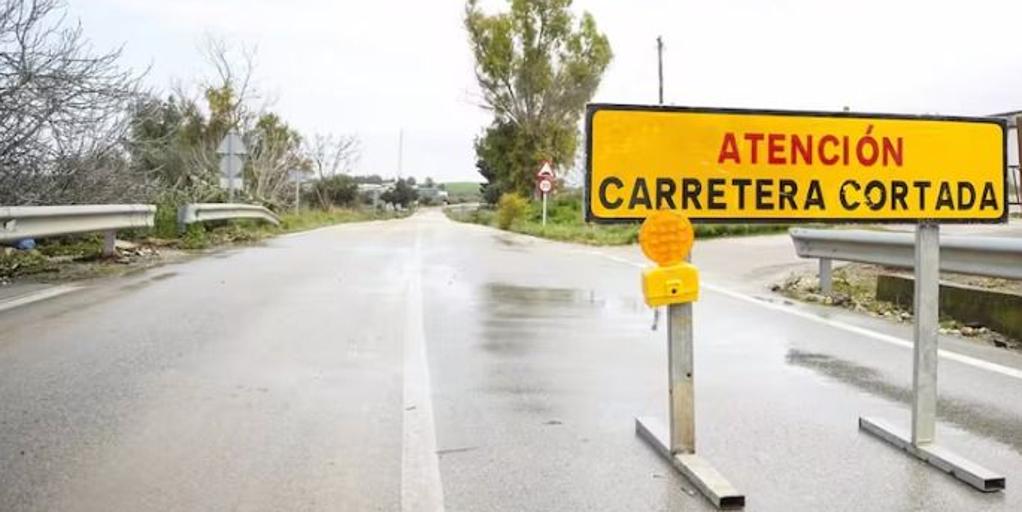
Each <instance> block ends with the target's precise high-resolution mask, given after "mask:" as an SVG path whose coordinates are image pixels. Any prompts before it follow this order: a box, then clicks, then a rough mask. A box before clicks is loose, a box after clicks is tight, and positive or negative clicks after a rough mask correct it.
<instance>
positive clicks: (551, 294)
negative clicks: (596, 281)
mask: <svg viewBox="0 0 1022 512" xmlns="http://www.w3.org/2000/svg"><path fill="white" fill-rule="evenodd" d="M476 297H477V299H478V302H476V304H475V311H476V312H477V313H478V316H479V323H478V325H479V326H480V327H481V332H480V334H479V336H478V337H477V338H476V340H477V341H476V343H477V344H476V347H477V348H478V349H479V350H480V351H482V352H484V353H485V354H486V356H487V357H486V361H487V362H488V363H489V365H490V366H489V368H488V369H487V370H486V376H487V385H486V391H487V392H489V393H492V394H494V395H499V396H503V397H507V398H508V400H509V401H510V402H509V405H510V406H511V407H512V408H513V409H514V410H516V411H518V412H523V413H527V414H530V415H535V416H543V417H550V416H552V415H554V413H555V412H557V411H555V410H554V408H553V407H552V404H551V398H552V397H553V396H556V395H557V393H558V391H557V389H558V384H557V383H558V382H559V379H560V377H561V376H560V375H559V373H558V372H559V371H560V370H561V369H563V368H564V367H565V366H567V367H571V365H572V364H573V363H572V362H571V360H570V358H569V359H565V357H564V351H565V350H568V348H566V347H567V346H570V345H571V343H573V342H576V341H577V340H578V339H580V338H579V337H580V336H581V337H582V338H581V339H585V340H588V341H589V342H592V343H594V344H598V343H600V342H603V343H606V342H607V338H613V339H614V341H615V342H616V341H619V340H620V341H621V342H622V343H624V342H627V341H628V338H627V337H621V336H618V334H616V333H619V332H620V331H618V330H614V329H618V328H626V329H627V328H634V332H636V333H639V334H640V335H641V334H643V333H645V332H648V330H649V327H648V324H647V322H648V321H647V320H646V318H645V313H643V314H639V312H640V311H644V310H645V305H644V304H641V303H639V302H638V300H635V301H632V300H631V299H630V298H621V297H616V296H607V295H603V294H601V293H598V292H596V291H591V290H578V289H570V288H543V287H526V286H514V285H507V284H499V283H488V284H486V285H483V286H482V287H481V288H480V289H479V292H478V294H477V295H476ZM630 324H634V325H630ZM622 325H624V327H622ZM604 326H606V328H604ZM610 327H614V329H611V328H610ZM569 336H570V337H569Z"/></svg>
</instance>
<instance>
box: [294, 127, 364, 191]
mask: <svg viewBox="0 0 1022 512" xmlns="http://www.w3.org/2000/svg"><path fill="white" fill-rule="evenodd" d="M361 154H362V144H361V142H360V141H359V139H358V137H356V136H355V135H341V136H334V135H332V134H327V135H322V134H317V135H316V136H315V137H314V138H313V139H312V142H311V143H310V144H308V145H307V148H306V149H305V156H306V159H307V160H308V162H309V165H310V167H311V170H312V174H313V176H314V179H315V180H317V181H320V182H322V181H324V180H326V179H328V178H330V177H331V176H336V175H338V174H348V173H349V172H351V169H352V168H353V167H354V166H355V164H356V163H358V160H359V158H360V157H361ZM313 190H315V191H316V195H317V197H316V200H317V201H318V202H319V204H321V205H325V204H328V203H329V201H328V200H327V198H326V197H324V196H323V194H324V189H323V188H322V187H314V188H313Z"/></svg>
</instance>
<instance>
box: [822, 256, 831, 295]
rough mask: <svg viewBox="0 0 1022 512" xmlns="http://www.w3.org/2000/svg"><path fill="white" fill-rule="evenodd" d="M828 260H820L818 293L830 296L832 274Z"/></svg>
mask: <svg viewBox="0 0 1022 512" xmlns="http://www.w3.org/2000/svg"><path fill="white" fill-rule="evenodd" d="M832 261H833V260H831V259H830V258H820V293H822V294H824V295H830V294H831V293H832V292H833V291H834V274H833V268H832V265H833V263H832Z"/></svg>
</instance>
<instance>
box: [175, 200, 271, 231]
mask: <svg viewBox="0 0 1022 512" xmlns="http://www.w3.org/2000/svg"><path fill="white" fill-rule="evenodd" d="M231 219H259V220H264V221H266V222H269V223H270V224H273V225H277V226H279V225H280V218H279V217H277V215H276V214H274V213H273V212H271V211H270V210H268V209H266V208H265V207H263V206H258V205H254V204H236V203H189V204H186V205H183V206H181V207H180V208H178V210H177V224H178V228H179V229H180V230H181V231H184V230H185V229H187V227H188V225H189V224H194V223H196V222H208V221H212V220H231Z"/></svg>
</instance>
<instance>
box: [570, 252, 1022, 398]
mask: <svg viewBox="0 0 1022 512" xmlns="http://www.w3.org/2000/svg"><path fill="white" fill-rule="evenodd" d="M588 252H589V253H590V254H596V255H599V256H602V257H603V258H606V259H608V260H611V261H615V262H617V263H622V264H625V265H629V266H632V267H635V268H644V267H645V266H646V265H643V264H640V263H637V262H634V261H631V260H629V259H627V258H622V257H620V256H613V255H610V254H604V253H601V252H598V251H588ZM702 287H703V288H705V289H707V290H710V291H712V292H715V293H719V294H721V295H726V296H728V297H731V298H733V299H738V300H742V301H745V302H748V303H750V304H756V305H758V306H760V307H764V308H767V309H771V310H774V311H779V312H781V313H787V314H789V315H794V316H797V317H800V318H804V319H806V320H811V321H813V322H816V323H820V324H823V325H827V326H830V327H834V328H837V329H841V330H844V331H847V332H850V333H853V334H858V335H860V336H865V337H868V338H872V339H874V340H877V341H881V342H884V343H887V344H890V345H895V346H898V347H902V348H907V349H911V348H912V342H911V341H909V340H905V339H902V338H899V337H897V336H891V335H889V334H884V333H880V332H876V331H873V330H870V329H866V328H865V327H859V326H857V325H852V324H849V323H845V322H842V321H840V320H834V319H831V318H825V317H822V316H819V315H816V314H813V313H810V312H807V311H800V310H798V309H795V308H792V307H790V306H784V305H781V304H774V303H771V302H767V301H765V300H761V299H758V298H756V297H753V296H751V295H746V294H744V293H740V292H736V291H733V290H729V289H727V288H724V287H722V286H718V285H715V284H712V283H707V282H705V281H704V282H703V283H702ZM938 354H939V355H940V357H942V358H944V359H947V360H950V361H956V362H959V363H962V364H965V365H968V366H972V367H973V368H979V369H981V370H987V371H990V372H994V373H998V374H1001V375H1004V376H1006V377H1012V378H1015V379H1019V380H1022V371H1020V370H1018V369H1015V368H1011V367H1009V366H1004V365H1000V364H997V363H991V362H989V361H984V360H982V359H978V358H975V357H970V356H967V355H963V354H959V353H958V352H952V351H949V350H943V349H941V350H939V351H938Z"/></svg>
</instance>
